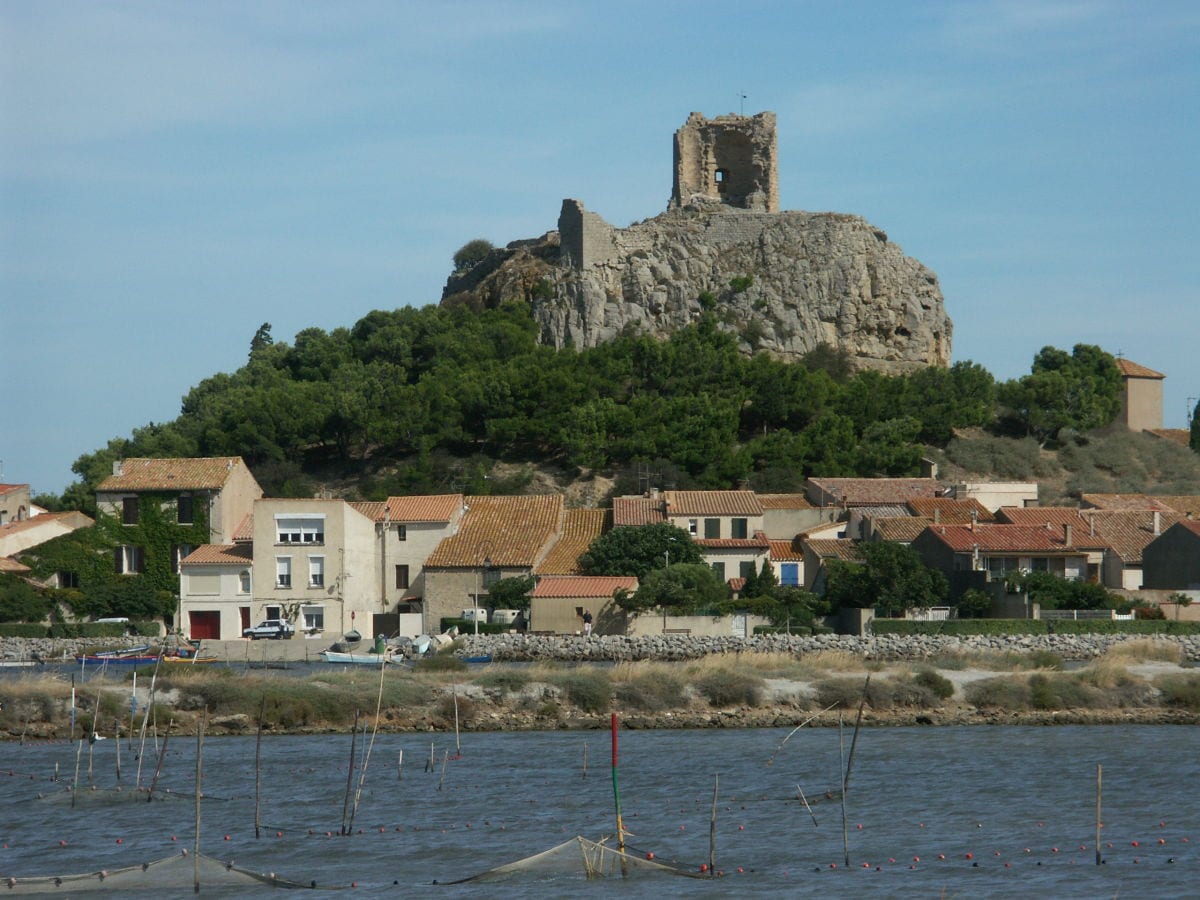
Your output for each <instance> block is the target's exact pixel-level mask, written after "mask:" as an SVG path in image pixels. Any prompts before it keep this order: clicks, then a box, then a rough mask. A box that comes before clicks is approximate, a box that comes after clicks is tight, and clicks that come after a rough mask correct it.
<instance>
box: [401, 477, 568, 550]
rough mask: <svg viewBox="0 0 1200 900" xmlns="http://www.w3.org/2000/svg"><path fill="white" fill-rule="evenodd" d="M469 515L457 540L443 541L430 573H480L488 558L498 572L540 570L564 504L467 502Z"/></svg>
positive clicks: (551, 498) (544, 500)
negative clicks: (437, 570)
mask: <svg viewBox="0 0 1200 900" xmlns="http://www.w3.org/2000/svg"><path fill="white" fill-rule="evenodd" d="M464 500H465V504H466V510H467V512H466V514H465V515H464V516H463V518H462V525H461V527H460V528H459V531H458V533H457V534H453V535H450V536H449V537H447V538H443V539H442V542H441V543H440V544H438V545H437V549H435V550H434V551H433V553H432V554H430V556H429V559H427V560H426V561H425V568H427V569H428V568H434V567H440V568H462V567H467V568H474V567H477V566H479V565H481V564H482V562H483V559H484V557H486V558H488V559H490V560H491V561H492V565H494V566H497V567H504V566H512V567H526V566H528V567H532V566H534V565H536V564H537V563H538V562H539V561H540V559H541V557H542V553H543V551H544V549H545V547H546V544H547V542H548V541H549V540H550V539H551V538H552V537H553V536H554V535H555V533H556V532H557V531H558V528H559V523H560V521H561V519H562V514H563V498H562V497H561V496H560V495H558V494H541V495H538V496H530V497H465V498H464Z"/></svg>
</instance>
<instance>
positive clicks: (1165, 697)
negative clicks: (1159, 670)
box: [1154, 675, 1200, 711]
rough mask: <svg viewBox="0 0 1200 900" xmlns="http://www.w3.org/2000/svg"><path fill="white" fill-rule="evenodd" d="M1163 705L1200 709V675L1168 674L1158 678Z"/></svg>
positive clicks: (1156, 684)
mask: <svg viewBox="0 0 1200 900" xmlns="http://www.w3.org/2000/svg"><path fill="white" fill-rule="evenodd" d="M1154 686H1155V687H1156V688H1158V690H1159V692H1160V694H1161V697H1162V704H1163V706H1170V707H1172V708H1175V709H1190V710H1193V711H1200V677H1197V676H1195V675H1167V676H1164V677H1162V678H1159V679H1157V680H1156V681H1155V682H1154Z"/></svg>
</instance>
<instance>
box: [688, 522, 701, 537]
mask: <svg viewBox="0 0 1200 900" xmlns="http://www.w3.org/2000/svg"><path fill="white" fill-rule="evenodd" d="M699 531H700V520H699V519H688V527H687V532H688V534H690V535H691V536H692V537H695V536H696V535H697V534H698V533H699Z"/></svg>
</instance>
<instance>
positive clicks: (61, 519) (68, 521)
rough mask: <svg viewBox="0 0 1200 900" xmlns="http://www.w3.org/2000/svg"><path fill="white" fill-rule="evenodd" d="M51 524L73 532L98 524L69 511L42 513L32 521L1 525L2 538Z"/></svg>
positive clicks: (0, 534)
mask: <svg viewBox="0 0 1200 900" xmlns="http://www.w3.org/2000/svg"><path fill="white" fill-rule="evenodd" d="M51 523H55V524H58V525H61V526H62V527H64V528H69V529H71V530H74V529H76V528H88V527H90V526H92V525H95V524H96V522H95V520H94V519H92V518H91V517H89V516H86V515H84V514H83V513H81V512H77V511H76V510H71V509H69V510H67V511H66V512H57V513H42V514H41V515H40V516H34V517H33V518H31V519H21V520H20V521H19V522H8V523H7V524H4V525H0V536H7V535H10V534H20V533H21V532H22V531H32V530H34V529H37V528H43V527H45V526H47V525H49V524H51Z"/></svg>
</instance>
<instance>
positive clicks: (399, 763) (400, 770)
mask: <svg viewBox="0 0 1200 900" xmlns="http://www.w3.org/2000/svg"><path fill="white" fill-rule="evenodd" d="M403 777H404V749H403V748H401V750H400V758H399V759H397V760H396V780H397V781H399V780H400V779H401V778H403Z"/></svg>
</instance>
